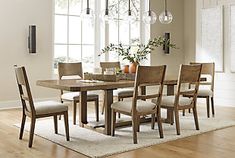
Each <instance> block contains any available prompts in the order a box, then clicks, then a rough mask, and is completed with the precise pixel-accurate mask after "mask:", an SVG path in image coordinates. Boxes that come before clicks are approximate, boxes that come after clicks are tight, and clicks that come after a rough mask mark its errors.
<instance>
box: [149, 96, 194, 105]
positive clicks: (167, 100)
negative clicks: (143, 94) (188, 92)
mask: <svg viewBox="0 0 235 158" xmlns="http://www.w3.org/2000/svg"><path fill="white" fill-rule="evenodd" d="M192 100H193V99H192V98H188V97H179V106H184V105H190V104H191V102H192ZM152 102H153V103H156V102H157V99H152ZM174 102H175V96H163V97H162V102H161V105H162V106H168V107H174Z"/></svg>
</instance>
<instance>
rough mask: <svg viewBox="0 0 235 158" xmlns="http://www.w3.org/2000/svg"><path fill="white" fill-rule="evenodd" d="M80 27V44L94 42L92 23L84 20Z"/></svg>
mask: <svg viewBox="0 0 235 158" xmlns="http://www.w3.org/2000/svg"><path fill="white" fill-rule="evenodd" d="M82 29H83V30H82V44H94V36H95V34H94V24H92V23H89V22H86V21H84V22H83V23H82Z"/></svg>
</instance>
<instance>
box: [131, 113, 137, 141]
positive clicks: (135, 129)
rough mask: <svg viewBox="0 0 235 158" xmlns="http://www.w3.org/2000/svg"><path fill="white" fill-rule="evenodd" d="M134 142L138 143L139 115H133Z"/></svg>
mask: <svg viewBox="0 0 235 158" xmlns="http://www.w3.org/2000/svg"><path fill="white" fill-rule="evenodd" d="M132 130H133V131H132V132H133V143H134V144H137V117H136V116H132Z"/></svg>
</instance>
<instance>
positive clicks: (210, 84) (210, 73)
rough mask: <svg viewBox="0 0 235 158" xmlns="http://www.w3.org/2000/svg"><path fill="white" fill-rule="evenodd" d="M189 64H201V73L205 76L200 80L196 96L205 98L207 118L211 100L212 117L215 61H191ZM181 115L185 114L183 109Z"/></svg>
mask: <svg viewBox="0 0 235 158" xmlns="http://www.w3.org/2000/svg"><path fill="white" fill-rule="evenodd" d="M190 64H191V65H195V64H201V65H202V71H201V75H202V76H203V77H205V78H206V81H201V82H200V85H199V90H198V95H197V97H198V98H206V107H207V117H208V118H209V117H210V100H211V110H212V116H213V117H214V115H215V108H214V78H215V63H196V62H191V63H190ZM202 86H203V87H202ZM190 88H191V85H189V89H190ZM189 97H190V96H189ZM189 112H190V109H189ZM183 115H185V110H184V111H183Z"/></svg>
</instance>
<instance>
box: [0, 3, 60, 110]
mask: <svg viewBox="0 0 235 158" xmlns="http://www.w3.org/2000/svg"><path fill="white" fill-rule="evenodd" d="M52 3H53V1H52V0H0V19H1V20H0V26H1V29H0V74H1V76H0V106H4V105H5V106H7V105H8V104H9V103H15V102H14V101H15V100H18V99H19V96H18V89H17V86H16V80H15V75H14V69H13V65H14V64H17V65H25V66H26V68H27V70H28V77H29V80H30V83H31V86H32V91H33V96H34V97H35V98H43V97H52V96H55V93H53V90H51V89H46V88H41V87H39V86H36V83H35V82H36V80H38V79H48V78H51V76H52V72H51V71H52V55H53V54H52V28H53V27H52V24H53V18H52V13H53V10H52V9H53V6H52V5H53V4H52ZM29 24H36V25H37V51H38V52H37V54H36V55H30V54H29V53H28V50H27V36H28V25H29Z"/></svg>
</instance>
